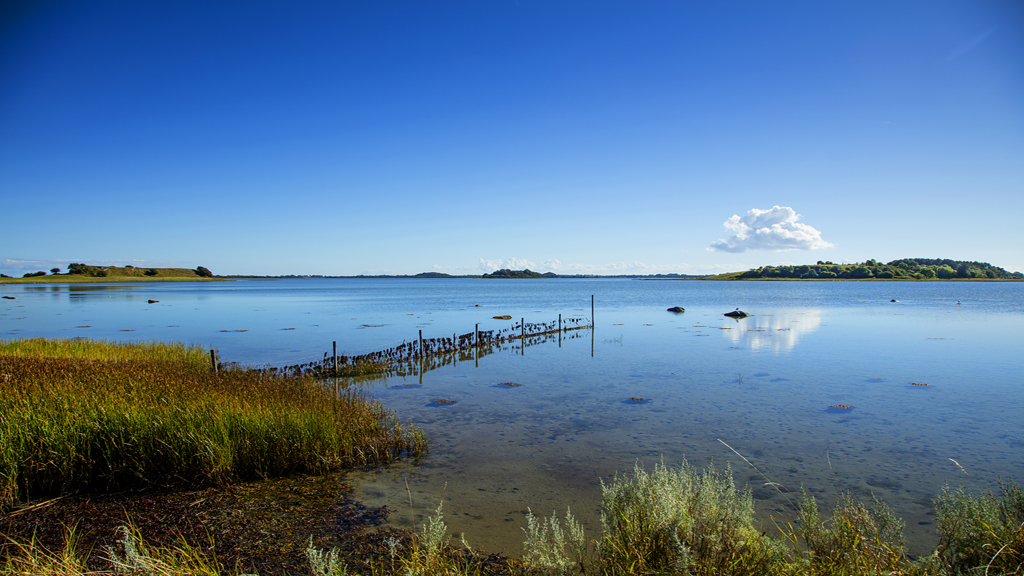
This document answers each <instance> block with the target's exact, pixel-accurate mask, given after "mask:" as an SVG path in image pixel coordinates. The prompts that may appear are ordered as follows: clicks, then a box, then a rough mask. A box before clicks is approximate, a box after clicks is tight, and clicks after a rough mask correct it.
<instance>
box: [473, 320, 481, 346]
mask: <svg viewBox="0 0 1024 576" xmlns="http://www.w3.org/2000/svg"><path fill="white" fill-rule="evenodd" d="M473 346H476V347H477V348H479V347H480V325H479V324H477V325H476V328H473Z"/></svg>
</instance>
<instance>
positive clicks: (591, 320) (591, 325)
mask: <svg viewBox="0 0 1024 576" xmlns="http://www.w3.org/2000/svg"><path fill="white" fill-rule="evenodd" d="M590 327H591V328H593V327H594V295H593V294H591V295H590Z"/></svg>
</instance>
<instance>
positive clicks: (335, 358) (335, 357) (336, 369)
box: [331, 340, 338, 378]
mask: <svg viewBox="0 0 1024 576" xmlns="http://www.w3.org/2000/svg"><path fill="white" fill-rule="evenodd" d="M331 347H332V348H333V349H334V377H335V378H337V377H338V341H337V340H335V341H333V342H331Z"/></svg>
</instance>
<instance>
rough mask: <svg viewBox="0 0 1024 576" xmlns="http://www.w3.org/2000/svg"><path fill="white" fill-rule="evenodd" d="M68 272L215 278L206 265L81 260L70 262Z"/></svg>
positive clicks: (91, 274) (121, 275) (99, 275)
mask: <svg viewBox="0 0 1024 576" xmlns="http://www.w3.org/2000/svg"><path fill="white" fill-rule="evenodd" d="M68 274H75V275H82V276H93V277H106V276H118V277H123V276H156V275H158V274H159V275H160V277H161V278H163V277H168V278H180V277H190V276H193V275H195V276H199V277H200V278H213V272H210V270H209V268H206V267H205V266H199V267H197V268H196V269H194V270H193V269H190V268H136V267H135V266H132V265H130V264H129V265H127V266H125V267H123V268H115V267H109V266H90V265H88V264H82V263H80V262H72V263H71V264H68Z"/></svg>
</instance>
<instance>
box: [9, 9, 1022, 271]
mask: <svg viewBox="0 0 1024 576" xmlns="http://www.w3.org/2000/svg"><path fill="white" fill-rule="evenodd" d="M0 17H2V22H0V207H2V208H0V223H2V224H0V271H2V272H4V273H7V274H11V275H14V274H18V275H20V274H21V273H23V272H25V271H31V270H48V269H49V268H52V267H54V266H59V267H64V266H66V265H67V263H69V262H85V263H95V264H113V265H125V264H133V265H136V266H147V265H148V266H183V267H195V266H199V265H202V266H206V267H207V268H209V269H211V270H212V271H214V272H215V273H218V274H247V273H248V274H330V275H354V274H374V273H394V274H415V273H418V272H424V271H440V272H449V273H454V274H479V273H480V272H483V271H490V270H493V269H496V268H506V267H512V268H524V267H528V268H531V269H534V270H540V271H548V270H552V271H555V272H561V273H596V274H617V273H647V274H653V273H669V272H681V273H714V272H722V271H731V270H745V269H747V268H752V267H757V266H760V265H766V264H780V263H812V262H815V261H817V260H832V261H835V262H840V261H844V260H845V261H851V262H852V261H863V260H865V259H868V258H874V259H878V260H886V261H887V260H892V259H897V258H904V257H942V258H953V259H966V260H981V261H987V262H991V263H992V264H995V265H998V266H1003V267H1005V268H1007V269H1009V270H1024V250H1022V249H1021V247H1022V246H1024V226H1022V225H1021V215H1022V213H1024V3H1021V2H1019V1H1017V0H1009V1H992V0H964V1H943V0H927V1H912V0H900V1H889V0H887V1H856V2H853V1H851V2H841V1H837V2H820V1H813V2H797V1H786V2H743V1H736V2H720V3H712V2H684V1H673V2H663V1H643V2H635V1H630V2H625V1H623V2H605V1H586V2H558V1H528V0H519V1H504V0H488V1H484V2H481V1H473V2H468V1H467V2H458V1H441V2H400V1H387V0H384V1H379V2H378V1H374V2H257V1H252V2H209V1H202V2H188V1H176V2H160V1H154V2H106V1H103V0H96V1H90V2H61V1H57V2H28V1H24V0H18V1H14V2H8V3H6V4H5V7H4V8H3V11H2V12H0ZM776 207H777V208H776ZM759 230H760V231H759Z"/></svg>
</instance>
